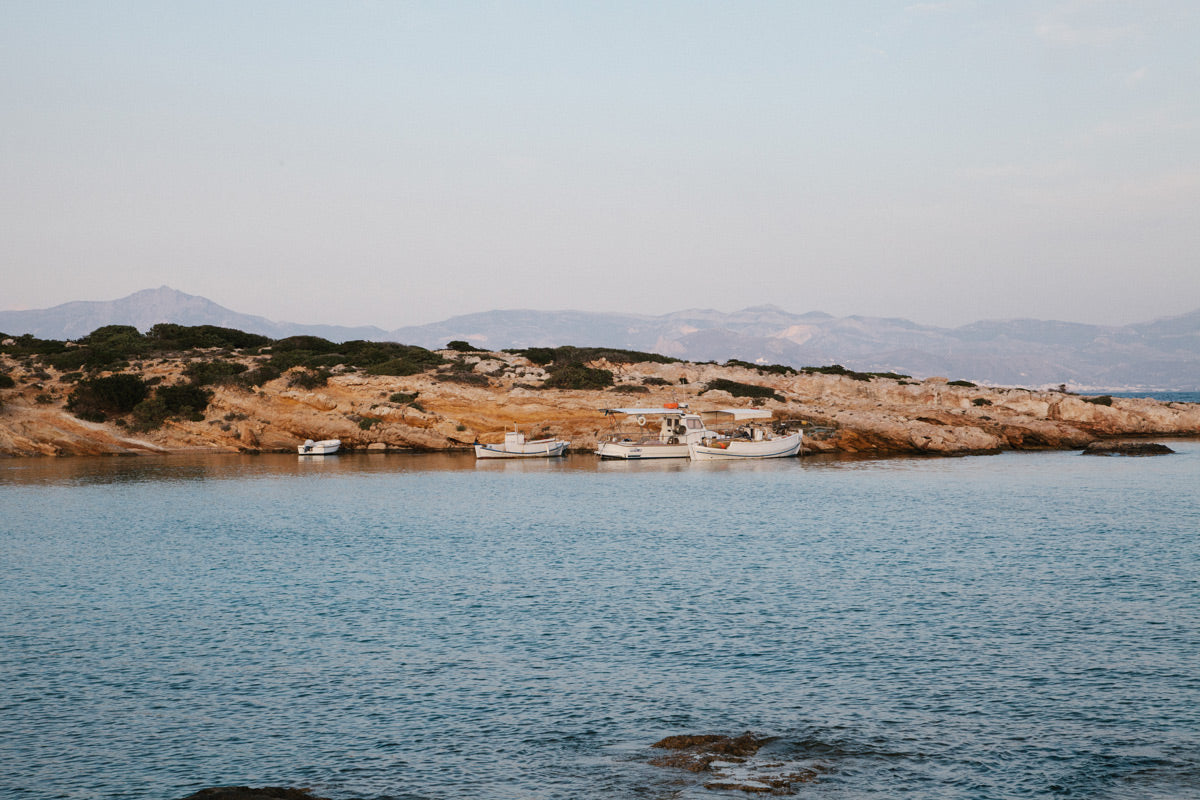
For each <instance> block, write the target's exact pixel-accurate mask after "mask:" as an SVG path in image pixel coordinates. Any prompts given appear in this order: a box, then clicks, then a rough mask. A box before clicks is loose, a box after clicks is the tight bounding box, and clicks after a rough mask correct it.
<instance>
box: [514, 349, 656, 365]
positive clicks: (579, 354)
mask: <svg viewBox="0 0 1200 800" xmlns="http://www.w3.org/2000/svg"><path fill="white" fill-rule="evenodd" d="M504 352H505V353H515V354H516V355H519V356H522V357H524V358H527V359H529V360H530V361H532V362H533V363H534V364H539V365H541V366H545V365H547V364H560V365H569V364H579V363H585V362H588V361H599V360H600V359H605V360H607V361H608V362H609V363H611V364H639V363H642V362H647V361H648V362H651V363H655V364H673V363H677V362H678V361H679V359H678V358H671V357H670V356H660V355H658V354H657V353H643V352H641V351H638V350H621V349H618V348H613V347H572V346H570V345H566V346H563V347H527V348H523V349H522V348H510V349H508V350H505V351H504Z"/></svg>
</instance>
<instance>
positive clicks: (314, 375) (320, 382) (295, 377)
mask: <svg viewBox="0 0 1200 800" xmlns="http://www.w3.org/2000/svg"><path fill="white" fill-rule="evenodd" d="M332 377H333V375H331V374H330V372H329V370H327V369H302V370H297V371H295V372H293V373H291V374H289V375H288V386H296V387H298V388H301V389H316V388H318V387H321V386H324V385H325V384H327V383H329V379H330V378H332Z"/></svg>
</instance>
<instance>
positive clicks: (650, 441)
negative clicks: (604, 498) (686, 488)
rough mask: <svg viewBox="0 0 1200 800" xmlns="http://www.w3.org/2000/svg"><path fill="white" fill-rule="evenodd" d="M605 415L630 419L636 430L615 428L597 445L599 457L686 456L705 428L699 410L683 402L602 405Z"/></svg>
mask: <svg viewBox="0 0 1200 800" xmlns="http://www.w3.org/2000/svg"><path fill="white" fill-rule="evenodd" d="M601 410H602V411H603V412H604V415H605V416H606V417H613V418H614V421H615V420H616V419H619V418H623V419H627V420H633V421H634V422H635V423H636V424H637V430H634V431H630V432H622V431H618V432H615V433H613V434H611V435H610V436H609V438H608V439H607V440H603V441H601V442H599V443H598V444H597V446H596V455H598V456H600V457H601V458H620V459H647V458H687V457H688V445H690V444H692V443H693V442H699V441H700V439H701V437H703V436H704V434H705V433H707V432H708V431H707V430H706V428H705V427H704V420H703V419H701V417H700V415H699V414H693V413H691V412H690V411H689V410H688V407H687V404H686V403H666V404H664V405H663V406H661V407H658V408H605V409H601Z"/></svg>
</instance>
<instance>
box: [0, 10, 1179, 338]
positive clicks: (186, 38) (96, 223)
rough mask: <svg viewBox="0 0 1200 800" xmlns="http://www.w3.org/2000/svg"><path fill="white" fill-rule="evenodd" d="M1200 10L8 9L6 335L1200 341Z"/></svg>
mask: <svg viewBox="0 0 1200 800" xmlns="http://www.w3.org/2000/svg"><path fill="white" fill-rule="evenodd" d="M1198 42H1200V4H1198V3H1195V2H1192V0H1128V1H1124V0H1068V1H1066V2H1025V1H1023V0H1012V1H1011V2H982V0H975V1H973V0H948V1H947V2H917V3H912V2H859V1H856V0H828V1H822V0H811V1H809V2H792V1H789V2H754V1H753V0H747V1H746V2H671V1H670V0H663V1H662V2H653V3H646V2H620V0H614V1H613V2H594V3H593V2H570V3H558V2H470V3H468V2H451V1H449V0H448V1H446V2H418V1H416V0H413V1H412V2H323V3H318V2H305V0H286V2H255V1H254V0H238V1H237V2H223V1H222V0H212V1H210V2H199V1H198V0H197V1H196V2H171V3H161V2H133V1H131V0H126V1H125V2H121V1H120V0H112V1H110V2H103V3H101V2H82V1H80V2H56V1H55V0H0V309H6V310H7V309H21V308H44V307H48V306H52V305H56V304H58V303H62V302H67V301H72V300H111V299H116V298H119V297H123V296H125V295H128V294H130V293H132V292H134V291H137V290H139V289H146V288H156V287H158V286H161V285H168V286H171V287H172V288H175V289H178V290H181V291H184V292H188V293H190V294H197V295H202V296H204V297H207V298H209V299H211V300H214V301H216V302H218V303H220V304H222V305H225V306H227V307H229V308H232V309H234V310H236V311H240V312H244V313H251V314H261V315H263V316H266V317H269V318H271V319H275V320H287V321H295V322H312V323H325V324H343V325H357V324H371V325H378V326H380V327H382V328H385V329H392V328H396V327H400V326H404V325H415V324H422V323H427V322H434V321H438V320H441V319H445V318H447V317H450V316H454V315H457V314H465V313H473V312H478V311H487V310H492V309H513V308H535V309H542V310H559V309H577V310H584V311H621V312H634V313H640V314H664V313H668V312H671V311H677V310H681V309H687V308H715V309H718V310H722V311H733V310H737V309H740V308H744V307H747V306H754V305H762V304H768V303H770V304H774V305H777V306H780V307H782V308H784V309H786V310H788V311H793V312H797V313H803V312H806V311H816V310H819V311H825V312H827V313H831V314H834V315H837V316H844V315H852V314H861V315H867V316H885V317H904V318H907V319H911V320H913V321H916V322H919V323H922V324H929V325H942V326H956V325H961V324H966V323H968V322H972V321H975V320H980V319H1007V318H1016V317H1029V318H1037V319H1058V320H1066V321H1074V322H1087V323H1097V324H1125V323H1131V322H1141V321H1147V320H1151V319H1157V318H1160V317H1164V316H1171V315H1175V314H1182V313H1186V312H1190V311H1193V310H1196V309H1197V308H1200V256H1198V254H1200V47H1198V46H1197V43H1198Z"/></svg>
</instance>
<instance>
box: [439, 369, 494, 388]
mask: <svg viewBox="0 0 1200 800" xmlns="http://www.w3.org/2000/svg"><path fill="white" fill-rule="evenodd" d="M437 379H438V380H439V381H441V382H443V383H461V384H463V385H465V386H490V385H491V383H490V382H489V381H488V379H487V376H486V375H480V374H479V373H478V372H468V371H465V370H455V371H454V372H439V373H438V374H437Z"/></svg>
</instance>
